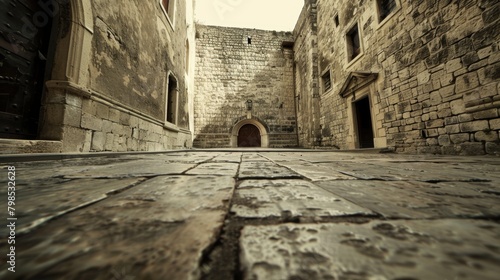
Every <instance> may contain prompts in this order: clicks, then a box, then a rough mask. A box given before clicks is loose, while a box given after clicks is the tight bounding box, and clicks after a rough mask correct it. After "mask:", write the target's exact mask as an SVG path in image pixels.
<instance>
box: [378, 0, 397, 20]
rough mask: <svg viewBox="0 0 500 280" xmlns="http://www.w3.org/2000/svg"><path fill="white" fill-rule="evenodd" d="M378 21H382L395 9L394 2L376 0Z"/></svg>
mask: <svg viewBox="0 0 500 280" xmlns="http://www.w3.org/2000/svg"><path fill="white" fill-rule="evenodd" d="M377 2H378V9H379V14H380V17H379V18H380V20H379V21H383V20H384V19H385V18H387V17H388V16H389V15H390V14H391V13H392V12H393V11H394V10H395V9H396V0H378V1H377Z"/></svg>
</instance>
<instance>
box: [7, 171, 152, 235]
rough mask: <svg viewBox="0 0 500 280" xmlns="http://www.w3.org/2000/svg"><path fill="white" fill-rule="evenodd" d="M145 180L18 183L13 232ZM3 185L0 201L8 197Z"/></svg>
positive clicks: (28, 227)
mask: <svg viewBox="0 0 500 280" xmlns="http://www.w3.org/2000/svg"><path fill="white" fill-rule="evenodd" d="M142 180H144V178H133V179H122V180H116V179H110V180H88V179H84V180H75V181H68V182H64V183H60V184H52V185H45V186H32V187H26V186H19V185H18V186H17V188H16V205H15V207H14V209H16V211H15V213H16V217H17V218H18V221H17V223H16V232H17V233H18V234H24V233H27V232H30V231H32V230H34V229H35V228H37V227H39V226H41V225H43V224H45V223H46V222H48V221H50V220H52V219H54V218H57V217H60V216H62V215H64V214H67V213H69V212H72V211H74V210H76V209H80V208H83V207H85V206H88V205H91V204H94V203H96V202H98V201H101V200H103V199H105V198H107V197H108V196H109V195H110V194H112V193H116V192H119V191H122V190H124V189H127V188H129V187H131V186H134V185H136V184H137V183H139V182H141V181H142ZM6 190H7V189H6V188H1V189H0V197H1V198H2V201H7V194H6ZM6 214H7V213H6V211H2V212H1V217H2V218H0V219H1V220H6V217H4V216H5V215H6ZM8 234H9V230H8V228H7V227H0V236H2V237H3V236H7V235H8Z"/></svg>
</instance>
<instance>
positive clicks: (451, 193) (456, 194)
mask: <svg viewBox="0 0 500 280" xmlns="http://www.w3.org/2000/svg"><path fill="white" fill-rule="evenodd" d="M316 184H317V185H318V186H320V187H322V188H324V189H325V190H328V191H330V192H332V193H334V194H336V195H338V196H340V197H343V198H344V199H347V200H349V201H351V202H353V203H356V204H358V205H363V206H364V207H367V208H369V209H371V210H373V211H374V212H376V213H379V214H381V215H383V216H384V217H386V218H416V219H421V218H452V217H469V218H474V217H476V218H479V217H495V216H500V203H499V202H500V199H499V198H498V197H496V196H494V195H487V194H481V193H480V192H469V191H468V190H467V189H463V188H451V187H446V185H439V186H438V185H435V184H428V183H421V182H420V183H415V182H405V181H400V182H383V181H361V180H357V181H330V182H317V183H316ZM465 194H467V195H468V196H467V195H466V196H464V195H465ZM472 194H474V196H473V197H472V196H471V195H472Z"/></svg>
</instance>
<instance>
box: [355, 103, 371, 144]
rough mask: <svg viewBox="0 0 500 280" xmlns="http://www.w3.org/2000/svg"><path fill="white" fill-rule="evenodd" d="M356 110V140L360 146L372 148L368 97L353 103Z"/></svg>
mask: <svg viewBox="0 0 500 280" xmlns="http://www.w3.org/2000/svg"><path fill="white" fill-rule="evenodd" d="M354 106H355V110H356V121H357V124H358V141H359V147H360V148H373V147H374V143H373V127H372V116H371V108H370V100H369V99H368V97H366V98H363V99H361V100H359V101H357V102H355V103H354Z"/></svg>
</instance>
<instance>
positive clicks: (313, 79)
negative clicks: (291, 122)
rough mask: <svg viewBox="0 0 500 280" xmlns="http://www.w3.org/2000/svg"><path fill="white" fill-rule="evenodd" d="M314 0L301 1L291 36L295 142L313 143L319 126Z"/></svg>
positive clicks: (310, 144)
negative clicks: (295, 121) (296, 126)
mask: <svg viewBox="0 0 500 280" xmlns="http://www.w3.org/2000/svg"><path fill="white" fill-rule="evenodd" d="M316 23H317V11H316V0H314V1H311V0H308V1H305V5H304V8H303V9H302V12H301V14H300V17H299V20H298V21H297V24H296V27H295V30H294V37H295V45H294V56H295V58H294V60H295V95H296V106H297V119H298V135H299V145H300V146H301V147H313V146H315V145H317V143H318V139H321V138H322V137H321V131H320V130H319V121H320V108H319V102H320V100H319V97H320V95H319V84H318V78H319V74H318V48H317V44H315V43H316V42H317V26H316Z"/></svg>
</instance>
